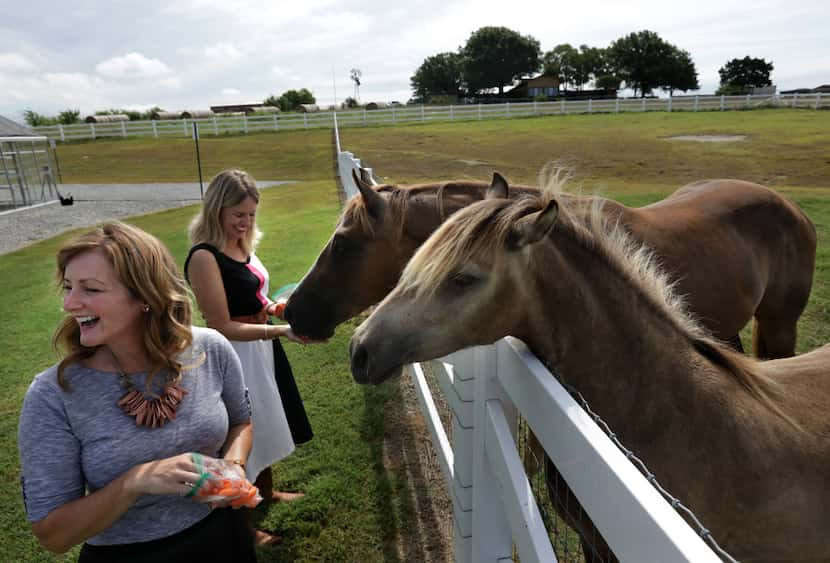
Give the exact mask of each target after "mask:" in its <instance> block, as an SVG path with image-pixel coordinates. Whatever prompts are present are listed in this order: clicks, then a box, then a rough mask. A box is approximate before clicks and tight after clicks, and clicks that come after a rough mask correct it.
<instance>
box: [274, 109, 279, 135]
mask: <svg viewBox="0 0 830 563" xmlns="http://www.w3.org/2000/svg"><path fill="white" fill-rule="evenodd" d="M279 130H280V125H279V123H277V114H276V113H275V114H274V131H279Z"/></svg>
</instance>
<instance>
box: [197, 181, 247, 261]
mask: <svg viewBox="0 0 830 563" xmlns="http://www.w3.org/2000/svg"><path fill="white" fill-rule="evenodd" d="M249 197H250V198H251V199H253V200H254V201H255V202H257V203H259V190H258V189H257V187H256V183H255V182H254V179H253V178H252V177H251V175H250V174H248V173H247V172H245V171H243V170H236V169H231V170H224V171H222V172H220V173H219V174H217V175H216V176H214V177H213V179H212V180H211V181H210V185H209V186H208V188H207V190H206V191H205V200H204V202H203V204H202V209H201V210H199V213H198V214H197V215H196V217H194V218H193V221H192V222H191V223H190V228H189V229H188V234H189V235H190V242H191V243H192V244H199V243H207V244H210V245H212V246H214V247H216V248H217V249H219V250H222V249H223V248H224V246H225V242H226V241H227V238H226V236H225V230H224V229H223V228H222V220H221V213H222V209H223V208H225V207H233V206H235V205H239V204H240V203H242V202H243V201H245V199H246V198H249ZM261 237H262V232H261V231H260V230H259V228H257V226H256V221H254V224H253V228H252V229H248V232H246V233H245V237H244V238H243V239H242V250H244V251H245V253H246V254H251V253H252V252H253V251H254V250H255V249H256V245H257V243H258V242H259V239H260V238H261Z"/></svg>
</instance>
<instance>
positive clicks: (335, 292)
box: [285, 174, 816, 358]
mask: <svg viewBox="0 0 830 563" xmlns="http://www.w3.org/2000/svg"><path fill="white" fill-rule="evenodd" d="M358 187H359V189H360V194H361V195H360V197H354V198H352V199H351V200H350V201H349V203H348V204H347V206H346V208H345V210H344V211H343V214H342V216H341V218H340V221H339V223H338V225H337V227H336V229H335V231H334V234H333V235H332V237H331V238H330V239H329V241H328V243H327V244H326V246H325V247H324V248H323V250H322V251H321V253H320V255H319V256H318V258H317V260H316V262H315V263H314V265H313V266H312V268H311V269H310V271H309V272H308V273H307V274H306V276H305V277H304V278H303V280H302V281H301V283H300V284H299V286H298V287H297V288H296V289H295V291H294V293H293V294H292V296H291V298H290V299H289V302H288V305H287V307H286V312H285V315H286V319H287V320H288V321H289V322H290V323H291V326H292V327H293V329H294V330H295V332H297V333H298V334H304V335H306V336H309V337H312V338H328V337H330V336H331V335H332V333H333V332H334V328H335V327H336V326H337V325H338V324H340V323H341V322H343V321H345V320H347V319H350V318H351V317H353V316H355V315H357V314H358V313H360V312H362V311H363V310H365V309H366V308H367V307H369V306H371V305H374V304H375V303H377V302H379V301H380V300H381V299H383V298H384V297H385V296H386V294H387V293H389V291H390V290H391V289H392V288H393V287H394V286H395V283H396V282H397V281H398V278H399V276H400V273H401V271H402V270H403V267H404V265H405V264H406V263H407V261H408V260H409V259H410V258H411V257H412V255H413V254H414V252H415V250H416V249H417V248H418V247H419V246H420V245H421V244H422V243H423V242H424V241H425V240H426V239H427V237H428V236H429V235H430V234H431V233H432V232H433V231H435V229H437V228H438V226H439V225H440V224H441V223H442V222H443V221H444V220H445V219H446V218H447V217H448V216H450V215H452V214H453V213H455V212H456V211H458V210H459V209H461V208H463V207H465V206H467V205H469V204H471V203H474V202H476V201H480V200H482V199H483V198H484V195H485V192H486V191H487V190H488V189H494V190H496V191H497V192H499V193H501V194H507V193H508V188H507V183H506V182H505V181H504V179H503V178H502V177H501V176H499V175H498V174H496V175H494V177H493V182H492V184H491V185H487V184H484V183H476V182H460V181H457V182H448V183H442V184H422V185H416V186H411V187H398V186H393V185H384V186H380V187H377V188H372V187H370V186H368V185H366V184H364V183H363V182H360V181H359V180H358ZM528 193H531V194H538V193H539V192H538V189H537V188H531V187H528V186H520V187H518V188H517V187H512V188H511V189H510V190H509V196H510V197H516V196H521V195H526V194H528ZM569 197H576V196H569ZM603 201H604V203H605V205H604V206H603V213H605V214H606V215H608V216H609V217H613V218H614V219H615V220H618V221H619V222H620V223H621V224H622V225H623V226H624V228H625V229H626V230H628V231H629V233H630V234H631V235H632V236H633V237H634V238H635V239H636V240H639V241H642V242H644V243H645V244H647V245H648V246H649V247H650V248H652V249H653V250H654V251H655V252H656V253H657V255H658V256H659V257H660V260H661V262H662V264H663V267H664V268H665V269H666V271H667V272H668V273H669V274H670V275H671V276H672V278H673V279H675V280H677V291H678V292H679V293H681V294H683V295H686V296H687V298H688V303H689V308H690V310H691V311H692V313H693V314H695V316H696V317H697V318H698V320H699V321H700V322H701V323H702V324H703V325H704V326H705V327H707V328H708V329H709V330H710V331H711V332H712V334H713V335H714V336H715V337H716V338H719V339H721V340H724V341H729V342H730V343H732V344H733V346H735V347H736V348H739V349H740V339H739V338H738V333H739V331H740V330H741V329H742V328H743V327H744V326H745V325H746V323H747V322H748V321H750V320H751V319H752V318H753V316H754V317H755V326H754V330H753V348H754V353H755V355H757V356H758V357H764V358H779V357H788V356H792V355H793V353H794V351H795V340H796V323H797V321H798V318H799V316H800V315H801V313H802V311H803V310H804V307H805V306H806V303H807V299H808V297H809V295H810V288H811V285H812V279H813V270H814V266H815V248H816V233H815V228H814V227H813V225H812V223H811V222H810V220H809V219H808V218H807V217H806V215H805V214H804V213H803V212H802V211H801V210H800V209H798V207H796V206H795V205H794V204H793V203H791V202H790V201H789V200H787V199H785V198H784V197H782V196H781V195H779V194H777V193H776V192H774V191H772V190H770V189H768V188H765V187H763V186H760V185H757V184H752V183H749V182H743V181H739V180H709V181H705V182H696V183H692V184H688V185H686V186H683V187H681V188H680V189H678V190H677V191H676V192H674V193H673V194H672V195H670V196H669V197H667V198H666V199H664V200H662V201H660V202H657V203H654V204H652V205H648V206H646V207H642V208H629V207H626V206H624V205H622V204H620V203H617V202H615V201H611V200H603Z"/></svg>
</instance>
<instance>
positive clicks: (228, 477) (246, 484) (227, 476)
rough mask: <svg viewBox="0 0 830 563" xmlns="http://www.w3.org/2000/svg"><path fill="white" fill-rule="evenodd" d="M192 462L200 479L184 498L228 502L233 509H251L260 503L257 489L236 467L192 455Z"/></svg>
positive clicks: (229, 463)
mask: <svg viewBox="0 0 830 563" xmlns="http://www.w3.org/2000/svg"><path fill="white" fill-rule="evenodd" d="M192 457H193V462H194V463H195V464H196V468H197V469H198V470H199V473H200V475H201V477H199V480H198V481H197V482H196V483H195V484H194V485H193V487H192V488H191V489H190V492H189V493H187V495H186V496H188V497H190V496H192V497H194V498H195V499H196V500H198V501H199V502H228V501H230V506H232V507H233V508H239V507H242V506H247V507H248V508H253V507H255V506H256V505H258V504H259V503H260V502H262V497H261V496H260V494H259V489H257V488H256V486H254V485H253V483H251V482H250V481H248V479H246V478H245V477H244V476H240V475H239V472H238V470H237V467H238V466H237V465H236V464H234V463H232V462H230V461H227V460H224V459H216V458H212V457H207V456H203V455H202V454H200V453H193V454H192Z"/></svg>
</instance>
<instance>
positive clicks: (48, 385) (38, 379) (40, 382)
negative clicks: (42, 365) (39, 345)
mask: <svg viewBox="0 0 830 563" xmlns="http://www.w3.org/2000/svg"><path fill="white" fill-rule="evenodd" d="M73 367H74V366H68V367H67V369H66V370H65V371H64V377H66V376H67V375H68V374H70V373H71V372H72V371H74V370H73ZM63 393H64V391H63V389H61V386H60V384H59V383H58V364H55V365H53V366H52V367H50V368H47V369H45V370H43V371H42V372H40V373H39V374H37V375H36V376H35V377H34V379H32V382H31V383H30V384H29V388H28V389H27V390H26V395H25V397H24V399H23V402H24V405H25V404H27V403H28V404H33V403H37V404H43V403H54V402H60V401H61V396H62V394H63Z"/></svg>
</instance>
